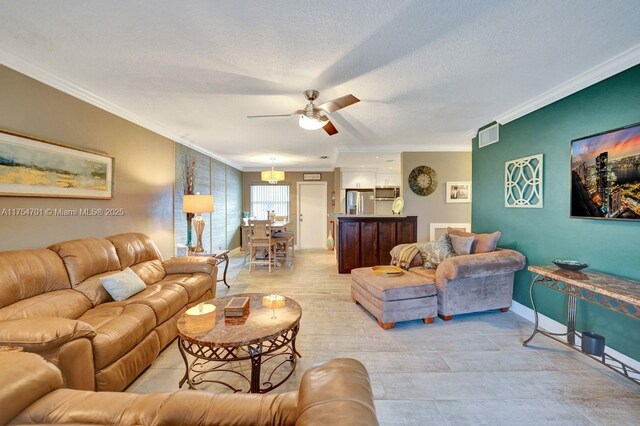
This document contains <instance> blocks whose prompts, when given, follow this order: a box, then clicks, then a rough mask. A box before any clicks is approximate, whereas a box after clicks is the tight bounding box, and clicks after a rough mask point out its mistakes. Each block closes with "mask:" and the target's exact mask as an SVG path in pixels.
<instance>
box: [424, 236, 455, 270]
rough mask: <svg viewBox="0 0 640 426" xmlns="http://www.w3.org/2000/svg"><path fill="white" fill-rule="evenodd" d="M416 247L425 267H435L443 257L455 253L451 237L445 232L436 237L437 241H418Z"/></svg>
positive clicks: (451, 255)
mask: <svg viewBox="0 0 640 426" xmlns="http://www.w3.org/2000/svg"><path fill="white" fill-rule="evenodd" d="M417 247H418V249H419V250H420V255H421V256H422V261H423V264H424V267H425V268H427V269H433V268H437V267H438V265H439V264H440V262H442V261H443V260H444V259H448V258H450V257H453V256H455V255H456V252H455V251H453V247H452V246H451V239H450V238H449V235H447V234H444V235H442V236H441V237H440V238H438V241H429V242H426V243H419V244H418V245H417Z"/></svg>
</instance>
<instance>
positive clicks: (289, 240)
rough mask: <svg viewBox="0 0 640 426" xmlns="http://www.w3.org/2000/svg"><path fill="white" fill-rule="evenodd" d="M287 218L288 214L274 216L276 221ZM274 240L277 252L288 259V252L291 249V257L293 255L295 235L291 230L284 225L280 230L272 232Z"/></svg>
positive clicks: (282, 220)
mask: <svg viewBox="0 0 640 426" xmlns="http://www.w3.org/2000/svg"><path fill="white" fill-rule="evenodd" d="M287 219H288V216H276V217H275V220H276V222H284V221H286V220H287ZM273 238H274V240H275V241H276V242H277V243H278V247H277V249H276V250H277V252H279V253H282V254H284V255H285V256H286V258H287V259H289V252H290V251H291V257H295V253H294V246H295V238H296V235H295V234H294V233H293V232H290V231H289V230H287V227H286V226H285V227H284V228H282V229H281V230H278V231H275V232H274V233H273Z"/></svg>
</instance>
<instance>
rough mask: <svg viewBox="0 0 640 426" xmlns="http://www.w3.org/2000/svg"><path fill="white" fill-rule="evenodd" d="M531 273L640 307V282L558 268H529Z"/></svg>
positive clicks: (592, 272)
mask: <svg viewBox="0 0 640 426" xmlns="http://www.w3.org/2000/svg"><path fill="white" fill-rule="evenodd" d="M528 269H529V271H531V272H533V273H535V274H538V275H543V276H546V277H549V278H552V279H554V280H557V281H562V282H563V283H565V284H570V285H573V286H576V287H580V288H583V289H585V290H589V291H592V292H594V293H599V294H603V295H605V296H609V297H612V298H614V299H618V300H621V301H623V302H627V303H631V304H632V305H636V306H640V281H633V280H628V279H626V278H620V277H616V276H614V275H608V274H603V273H602V272H596V271H586V270H583V271H567V270H565V269H559V268H558V267H556V266H529V268H528Z"/></svg>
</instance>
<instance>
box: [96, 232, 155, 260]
mask: <svg viewBox="0 0 640 426" xmlns="http://www.w3.org/2000/svg"><path fill="white" fill-rule="evenodd" d="M107 239H108V240H109V241H111V242H112V243H113V245H114V247H115V248H116V252H117V253H118V258H119V259H120V264H121V265H122V267H123V268H127V267H129V266H131V265H136V264H138V263H142V262H147V261H149V260H160V261H162V255H161V254H160V251H159V250H158V247H157V246H156V245H155V243H154V242H153V241H151V239H150V238H149V237H147V236H146V235H145V234H141V233H137V232H129V233H126V234H118V235H113V236H111V237H107Z"/></svg>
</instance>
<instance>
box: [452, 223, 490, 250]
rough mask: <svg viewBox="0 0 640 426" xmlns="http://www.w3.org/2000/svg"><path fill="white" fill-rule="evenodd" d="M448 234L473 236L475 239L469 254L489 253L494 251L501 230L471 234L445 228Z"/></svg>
mask: <svg viewBox="0 0 640 426" xmlns="http://www.w3.org/2000/svg"><path fill="white" fill-rule="evenodd" d="M447 233H448V234H449V235H457V236H460V237H474V238H475V241H474V242H473V245H472V246H471V254H477V253H490V252H492V251H496V247H498V241H499V240H500V237H501V236H502V232H500V231H496V232H493V233H491V234H473V233H471V232H465V231H459V230H457V229H453V228H447Z"/></svg>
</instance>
